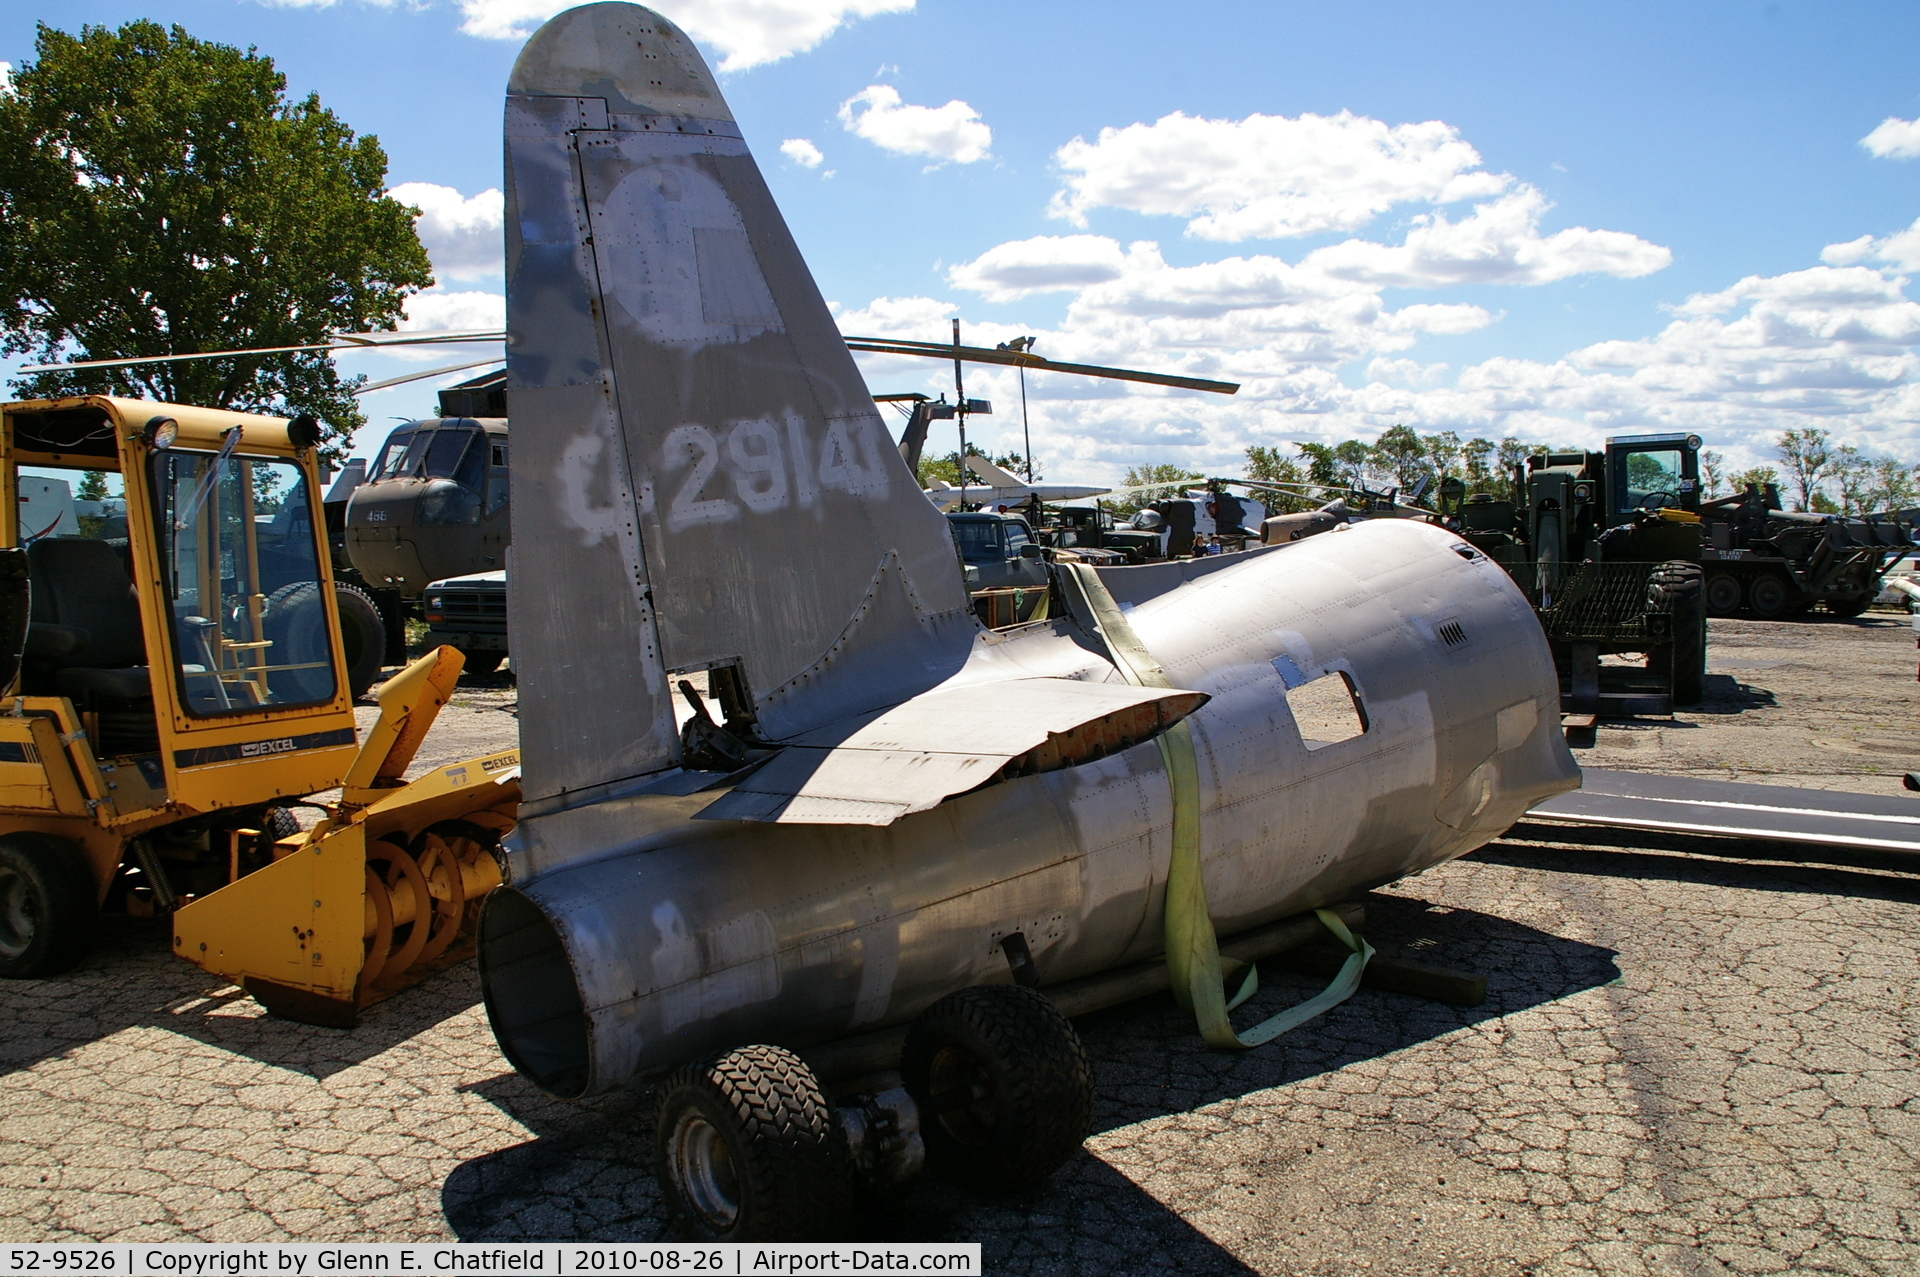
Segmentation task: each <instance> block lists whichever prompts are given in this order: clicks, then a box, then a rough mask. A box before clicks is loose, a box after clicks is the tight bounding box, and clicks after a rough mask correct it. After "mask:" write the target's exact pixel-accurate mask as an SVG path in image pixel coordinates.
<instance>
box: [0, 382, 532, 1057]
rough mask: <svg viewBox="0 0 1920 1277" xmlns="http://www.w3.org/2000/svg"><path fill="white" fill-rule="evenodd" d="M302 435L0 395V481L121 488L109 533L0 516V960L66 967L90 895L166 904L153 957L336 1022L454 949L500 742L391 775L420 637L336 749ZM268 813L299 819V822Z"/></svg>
mask: <svg viewBox="0 0 1920 1277" xmlns="http://www.w3.org/2000/svg"><path fill="white" fill-rule="evenodd" d="M319 437H320V431H319V427H318V425H317V423H315V422H314V420H313V419H312V418H310V417H295V418H293V419H291V420H287V419H283V418H278V417H261V416H251V415H246V414H240V413H231V412H217V411H213V410H209V409H204V408H193V407H187V406H184V405H178V404H160V403H150V402H142V401H138V400H129V399H117V398H108V397H104V396H88V397H81V398H69V399H54V400H29V401H24V402H18V403H10V404H6V405H0V497H5V498H7V499H9V500H10V501H11V499H12V498H14V497H15V495H16V494H17V493H18V492H19V491H20V490H21V489H22V487H23V485H25V486H29V487H35V489H36V490H41V489H43V488H44V486H45V485H44V483H43V481H45V480H48V479H54V480H57V481H59V482H62V483H65V482H67V480H69V479H71V480H73V481H74V482H73V483H72V484H71V486H72V487H75V488H77V487H79V481H81V480H84V479H85V478H86V477H87V476H89V475H98V476H105V477H107V478H109V479H114V478H117V479H118V481H119V482H120V483H121V485H122V486H123V488H124V497H123V501H124V517H123V518H121V519H120V520H119V521H118V522H115V521H114V520H110V519H107V518H104V517H101V518H95V519H87V518H76V519H74V520H72V521H65V520H60V521H55V522H53V523H46V521H44V520H36V521H35V523H34V525H33V526H32V527H28V528H23V527H22V526H21V525H20V524H19V523H18V522H17V521H16V522H14V523H12V524H11V525H10V526H8V527H6V528H5V529H4V530H0V693H3V694H4V699H0V976H6V977H12V978H30V977H35V976H41V975H46V974H49V973H51V972H54V971H57V970H59V969H60V968H61V967H63V966H65V965H68V964H70V963H72V962H74V961H76V960H77V959H78V958H80V957H81V956H82V955H83V953H84V952H85V950H86V948H87V942H88V937H89V934H90V931H91V927H92V920H93V919H94V917H95V916H96V915H97V914H98V913H99V912H100V911H101V910H102V909H103V908H104V909H113V910H119V911H125V912H127V913H131V914H135V915H144V916H170V920H171V927H170V930H171V932H172V935H173V942H174V950H175V952H176V953H178V954H179V955H180V956H181V957H184V958H186V959H187V960H189V961H191V962H194V963H195V964H197V965H199V966H201V967H204V968H206V969H207V970H209V971H212V972H215V973H218V974H220V975H223V976H226V977H228V978H230V979H233V980H236V981H238V982H240V983H242V984H243V985H244V986H245V987H246V988H247V989H248V991H249V992H251V993H253V994H254V996H255V997H257V998H258V999H259V1000H260V1001H261V1002H262V1003H263V1004H265V1005H266V1006H267V1007H268V1008H269V1009H271V1010H274V1011H276V1012H280V1013H282V1014H286V1015H290V1016H293V1017H295V1018H299V1019H304V1020H311V1021H319V1022H323V1023H346V1022H350V1021H351V1020H352V1018H353V1017H354V1015H355V1014H357V1012H358V1010H359V1009H360V1008H361V1007H363V1006H365V1005H366V1004H367V1003H369V1002H371V1001H374V1000H377V999H378V998H380V997H384V996H386V995H387V994H389V993H391V992H393V991H395V990H396V989H398V988H400V987H404V985H405V984H407V983H409V982H411V981H412V980H414V979H418V978H419V977H420V976H421V975H422V974H424V973H425V972H427V971H429V970H431V969H433V966H434V964H435V963H436V962H439V961H442V960H445V959H448V958H449V957H450V956H458V955H459V954H460V952H461V948H460V945H461V942H462V941H463V939H464V938H465V937H466V936H468V935H470V933H471V930H472V925H473V922H474V919H475V916H476V914H477V905H478V901H479V900H480V898H481V897H482V896H484V895H485V894H486V892H487V891H488V890H490V889H491V888H492V887H493V886H494V885H495V884H497V883H498V882H499V871H498V868H497V865H496V862H495V860H494V857H493V848H494V846H495V845H496V844H497V842H498V839H499V837H500V836H501V834H503V833H504V832H505V831H506V830H508V829H510V828H511V827H512V825H513V822H514V816H515V812H516V803H517V799H518V796H519V791H518V785H517V779H516V778H517V775H518V770H517V768H518V755H517V753H515V752H513V751H507V752H505V753H503V754H498V755H493V756H491V757H489V758H484V759H475V760H471V761H469V762H466V763H462V764H457V765H455V766H452V767H444V768H439V769H436V770H435V771H432V772H429V773H428V774H427V775H426V776H424V777H421V778H420V779H418V780H416V781H414V782H412V783H411V784H408V783H404V782H403V781H402V780H401V776H402V775H403V773H404V772H405V770H406V768H407V766H408V765H409V764H410V763H411V761H412V760H413V757H414V754H415V751H416V750H417V749H418V747H419V744H420V741H421V738H422V737H423V736H424V735H425V733H426V730H427V728H428V726H429V725H430V724H431V723H432V721H433V716H434V713H435V712H436V711H437V710H438V708H439V706H440V705H441V704H442V703H444V702H445V700H446V698H447V696H448V695H450V694H451V690H452V687H453V684H454V681H455V680H456V679H457V678H458V676H459V672H460V667H461V662H460V656H459V654H458V653H457V652H454V651H452V650H451V649H446V648H443V649H440V650H438V651H435V652H431V653H429V654H428V655H426V656H424V657H422V658H421V659H420V660H419V661H417V662H415V663H414V665H413V666H411V667H409V668H408V669H407V670H406V671H404V672H402V673H401V674H399V675H397V676H396V677H394V678H392V679H389V680H388V682H387V683H386V684H385V685H384V686H383V687H382V688H381V689H380V693H379V702H380V709H381V712H380V718H379V720H378V722H377V723H376V724H375V725H374V726H373V728H372V729H371V730H370V731H369V732H368V733H367V735H366V739H365V741H364V742H360V741H359V740H358V733H357V731H356V725H355V719H354V712H353V698H354V688H353V686H352V682H351V678H352V670H351V668H350V665H349V662H348V659H347V653H346V652H345V650H344V647H343V644H342V642H341V639H340V627H339V611H338V608H339V596H338V595H337V594H336V591H335V589H334V581H333V578H332V573H331V567H330V562H329V555H328V553H327V544H326V530H325V526H324V521H323V520H322V519H320V518H318V517H316V516H317V514H318V511H319V506H320V490H319V475H318V471H317V468H316V462H315V453H316V448H315V445H316V444H317V443H318V441H319ZM42 525H44V526H42ZM110 533H111V534H116V535H107V534H110ZM337 787H342V798H341V800H340V801H339V802H337V803H334V804H331V805H321V804H315V803H311V802H308V801H306V799H307V796H308V795H312V794H316V793H322V792H325V791H328V790H331V789H334V788H337ZM296 805H304V806H308V807H319V809H320V810H321V812H322V817H323V818H322V819H321V820H320V822H319V823H318V824H317V825H315V826H314V828H313V829H311V830H309V831H306V832H302V830H301V829H300V826H299V822H298V821H297V820H296V819H295V818H294V816H293V813H292V811H291V810H290V808H291V807H292V806H296Z"/></svg>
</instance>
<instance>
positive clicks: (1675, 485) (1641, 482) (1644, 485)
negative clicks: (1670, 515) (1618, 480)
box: [1614, 449, 1680, 514]
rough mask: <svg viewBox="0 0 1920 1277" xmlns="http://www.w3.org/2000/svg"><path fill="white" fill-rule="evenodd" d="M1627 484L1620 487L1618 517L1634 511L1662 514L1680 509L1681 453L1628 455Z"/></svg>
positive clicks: (1662, 452)
mask: <svg viewBox="0 0 1920 1277" xmlns="http://www.w3.org/2000/svg"><path fill="white" fill-rule="evenodd" d="M1625 460H1626V469H1627V472H1626V475H1625V480H1626V481H1625V482H1624V483H1622V484H1620V485H1619V486H1620V499H1619V503H1618V506H1617V508H1616V509H1615V510H1614V513H1615V514H1626V513H1628V512H1629V511H1633V510H1659V509H1663V508H1667V507H1671V508H1673V509H1678V508H1679V507H1680V452H1679V450H1678V449H1663V450H1661V451H1658V452H1629V453H1628V454H1626V458H1625Z"/></svg>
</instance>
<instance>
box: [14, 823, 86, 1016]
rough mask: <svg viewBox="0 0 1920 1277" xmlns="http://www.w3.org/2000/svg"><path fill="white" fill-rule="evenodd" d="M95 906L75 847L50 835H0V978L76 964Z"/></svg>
mask: <svg viewBox="0 0 1920 1277" xmlns="http://www.w3.org/2000/svg"><path fill="white" fill-rule="evenodd" d="M98 915H99V908H98V905H97V902H96V896H95V893H94V884H93V875H92V874H91V873H89V872H88V870H87V862H86V859H85V857H84V856H83V854H82V853H81V851H80V848H78V847H77V846H75V845H74V844H72V843H70V842H68V841H66V840H65V839H63V838H55V837H53V836H52V835H50V834H37V833H28V832H21V833H12V834H7V835H5V836H4V837H0V977H4V978H6V979H9V980H31V979H36V978H38V977H40V976H47V975H52V974H54V973H55V972H57V971H64V970H65V969H66V968H68V967H70V966H72V965H73V964H74V963H76V962H78V961H79V960H80V959H81V958H82V957H84V956H85V955H86V952H87V949H88V947H89V946H90V945H91V944H92V943H93V925H94V919H95V918H96V917H97V916H98Z"/></svg>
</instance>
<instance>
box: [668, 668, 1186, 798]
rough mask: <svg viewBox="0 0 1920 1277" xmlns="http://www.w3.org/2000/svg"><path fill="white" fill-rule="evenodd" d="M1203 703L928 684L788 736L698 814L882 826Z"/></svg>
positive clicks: (1084, 689)
mask: <svg viewBox="0 0 1920 1277" xmlns="http://www.w3.org/2000/svg"><path fill="white" fill-rule="evenodd" d="M1206 702H1207V695H1206V693H1204V692H1183V691H1174V690H1169V689H1166V688H1155V687H1132V686H1129V685H1127V684H1124V683H1085V682H1080V681H1077V680H1075V679H1065V678H1027V679H1014V680H1011V681H1008V682H1004V683H988V684H985V685H981V684H972V685H969V686H965V687H944V688H936V689H935V690H933V691H931V692H924V693H922V694H921V695H919V696H916V697H914V698H913V699H912V700H909V701H906V702H905V703H903V704H900V705H896V706H894V707H893V708H892V709H890V710H887V711H885V712H884V713H881V714H879V715H873V716H866V717H863V718H859V719H853V720H849V721H847V722H844V723H835V724H830V725H828V726H826V727H823V728H820V729H819V730H817V731H814V732H810V733H808V734H807V735H805V736H802V737H800V738H798V740H797V741H796V742H795V743H794V744H792V745H790V746H788V747H787V748H786V749H785V750H783V751H781V752H780V753H779V754H778V755H776V756H775V757H774V758H772V759H770V760H769V761H768V762H767V763H766V764H765V765H764V766H762V767H760V768H758V769H757V770H755V771H753V772H752V773H750V774H748V775H747V776H746V777H745V778H744V779H742V780H741V781H740V783H739V784H737V785H735V786H734V787H733V788H732V789H730V790H729V791H728V792H727V793H725V794H724V795H722V796H721V797H720V798H719V799H717V800H715V801H714V802H713V803H711V804H709V805H708V806H707V808H706V809H705V810H704V811H702V812H701V813H700V815H699V819H701V820H761V821H772V822H778V823H784V824H803V825H890V824H892V823H893V822H894V821H896V820H898V819H900V818H901V817H902V816H907V815H911V814H912V813H914V812H917V811H926V810H927V809H928V808H930V807H936V806H938V805H939V804H940V803H941V802H943V801H944V800H946V799H948V798H951V797H953V796H954V795H955V794H964V793H966V792H967V791H968V790H972V789H978V788H980V786H982V785H985V784H988V783H990V782H992V781H996V780H1009V779H1012V778H1014V777H1016V776H1030V775H1034V774H1036V773H1039V772H1047V771H1057V770H1059V769H1060V768H1063V767H1072V766H1075V765H1077V764H1079V763H1084V762H1090V761H1092V760H1093V759H1096V758H1104V757H1106V756H1107V755H1108V754H1112V753H1116V752H1118V751H1120V750H1123V749H1127V748H1130V747H1131V746H1134V745H1138V744H1140V743H1141V742H1142V741H1147V740H1151V739H1152V738H1153V737H1155V736H1157V735H1159V734H1160V733H1161V732H1162V731H1165V730H1166V729H1167V728H1168V727H1170V726H1172V725H1173V724H1174V723H1177V722H1179V721H1180V720H1181V719H1183V718H1185V717H1186V716H1187V715H1188V714H1191V713H1192V712H1193V711H1194V710H1196V709H1198V708H1200V706H1202V705H1204V704H1206Z"/></svg>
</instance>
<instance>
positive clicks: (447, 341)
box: [19, 333, 506, 373]
mask: <svg viewBox="0 0 1920 1277" xmlns="http://www.w3.org/2000/svg"><path fill="white" fill-rule="evenodd" d="M505 340H506V334H505V333H421V334H417V335H412V336H405V335H396V334H392V333H342V334H339V335H337V336H336V337H334V339H333V340H331V341H324V342H309V343H307V344H306V345H303V346H261V347H257V348H255V349H252V350H209V351H205V352H202V353H200V354H193V355H142V356H139V357H137V358H132V359H83V360H78V361H76V362H74V363H70V364H29V365H27V366H26V367H24V368H21V369H20V370H19V371H21V372H23V373H29V372H66V371H68V370H70V369H75V368H127V367H131V366H132V365H134V364H176V363H183V362H185V361H186V360H189V359H235V358H241V357H244V356H247V355H293V354H299V353H301V352H303V351H310V350H378V349H381V348H382V347H385V346H438V345H465V344H468V343H477V342H489V341H505ZM495 362H498V361H495Z"/></svg>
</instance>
